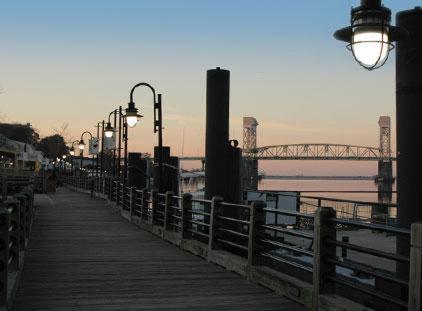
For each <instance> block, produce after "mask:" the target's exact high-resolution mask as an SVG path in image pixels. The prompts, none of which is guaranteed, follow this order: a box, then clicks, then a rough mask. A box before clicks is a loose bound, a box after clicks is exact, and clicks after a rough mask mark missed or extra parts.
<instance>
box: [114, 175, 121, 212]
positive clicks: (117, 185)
mask: <svg viewBox="0 0 422 311" xmlns="http://www.w3.org/2000/svg"><path fill="white" fill-rule="evenodd" d="M115 185H116V189H114V190H115V192H116V197H115V199H116V201H115V202H116V207H117V205H119V186H120V182H119V181H117V182H116V183H115Z"/></svg>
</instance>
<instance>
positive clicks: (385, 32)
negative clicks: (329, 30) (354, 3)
mask: <svg viewBox="0 0 422 311" xmlns="http://www.w3.org/2000/svg"><path fill="white" fill-rule="evenodd" d="M390 23H391V11H390V9H388V8H386V7H385V6H383V5H382V4H381V0H361V5H360V6H358V7H356V8H352V10H351V25H350V26H349V27H345V28H342V29H339V30H337V31H336V32H335V33H334V37H335V38H336V39H337V40H340V41H344V42H347V43H348V45H347V48H348V49H349V50H351V51H352V53H353V56H354V58H355V60H356V61H357V62H358V63H359V64H360V65H361V66H362V67H364V68H366V69H368V70H373V69H377V68H379V67H381V66H382V65H384V64H385V62H386V61H387V59H388V55H389V53H390V50H392V49H393V48H394V45H393V43H392V42H395V41H398V40H400V39H402V38H404V37H406V35H407V31H406V30H404V29H403V28H400V27H395V26H392V25H391V24H390Z"/></svg>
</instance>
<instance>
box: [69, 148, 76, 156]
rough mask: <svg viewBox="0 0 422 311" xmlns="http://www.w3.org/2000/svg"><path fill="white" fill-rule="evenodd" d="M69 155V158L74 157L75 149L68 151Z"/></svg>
mask: <svg viewBox="0 0 422 311" xmlns="http://www.w3.org/2000/svg"><path fill="white" fill-rule="evenodd" d="M69 153H70V155H71V156H74V155H75V149H73V148H72V149H70V151H69Z"/></svg>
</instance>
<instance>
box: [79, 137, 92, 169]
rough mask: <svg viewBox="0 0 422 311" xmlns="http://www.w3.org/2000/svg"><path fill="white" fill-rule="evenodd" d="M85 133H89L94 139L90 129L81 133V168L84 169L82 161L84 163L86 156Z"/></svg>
mask: <svg viewBox="0 0 422 311" xmlns="http://www.w3.org/2000/svg"><path fill="white" fill-rule="evenodd" d="M85 134H89V137H90V139H92V134H91V132H89V131H85V132H83V133H82V135H81V140H80V141H79V150H80V151H81V152H80V156H81V167H80V169H82V163H83V162H82V158H83V156H84V149H85V142H84V135H85Z"/></svg>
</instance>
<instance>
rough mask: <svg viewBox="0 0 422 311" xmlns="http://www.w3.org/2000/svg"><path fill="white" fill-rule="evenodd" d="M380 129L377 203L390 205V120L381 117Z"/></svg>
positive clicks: (391, 187)
mask: <svg viewBox="0 0 422 311" xmlns="http://www.w3.org/2000/svg"><path fill="white" fill-rule="evenodd" d="M378 124H379V127H380V145H379V149H380V160H379V161H378V176H377V180H376V182H377V185H378V201H379V202H383V203H391V199H392V193H391V191H392V190H393V183H394V179H393V162H392V160H391V118H390V117H388V116H381V117H380V118H379V121H378ZM380 212H381V211H380Z"/></svg>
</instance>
